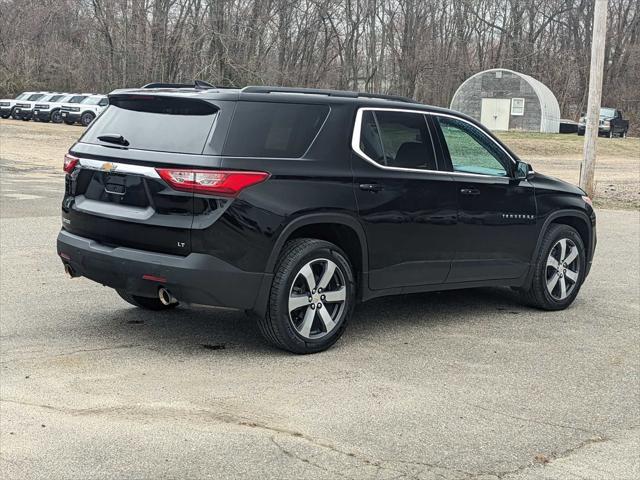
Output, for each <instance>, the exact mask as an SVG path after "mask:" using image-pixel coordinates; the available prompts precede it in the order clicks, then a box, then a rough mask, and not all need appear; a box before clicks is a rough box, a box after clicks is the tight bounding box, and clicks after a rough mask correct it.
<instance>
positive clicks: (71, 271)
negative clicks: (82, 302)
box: [64, 263, 77, 278]
mask: <svg viewBox="0 0 640 480" xmlns="http://www.w3.org/2000/svg"><path fill="white" fill-rule="evenodd" d="M64 273H66V274H67V275H68V276H69V278H74V277H77V275H76V272H75V270H74V269H73V267H72V266H71V265H69V264H68V263H65V264H64Z"/></svg>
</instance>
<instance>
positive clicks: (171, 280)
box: [57, 230, 271, 310]
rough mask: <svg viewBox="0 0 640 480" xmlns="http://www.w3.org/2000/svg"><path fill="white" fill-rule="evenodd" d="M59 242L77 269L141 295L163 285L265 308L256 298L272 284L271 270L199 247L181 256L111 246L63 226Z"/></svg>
mask: <svg viewBox="0 0 640 480" xmlns="http://www.w3.org/2000/svg"><path fill="white" fill-rule="evenodd" d="M57 248H58V255H60V258H61V260H62V262H63V263H64V264H68V265H70V266H71V267H72V268H73V270H74V272H75V274H77V275H80V276H83V277H86V278H88V279H90V280H93V281H95V282H98V283H101V284H103V285H106V286H108V287H112V288H116V289H123V290H126V291H127V292H129V293H131V294H133V295H139V296H143V297H156V296H157V295H158V288H160V287H161V286H162V287H165V288H167V289H168V290H169V291H170V292H171V293H172V294H173V296H174V297H175V298H176V299H177V300H178V301H180V302H183V303H195V304H202V305H212V306H218V307H228V308H237V309H243V310H262V307H261V306H260V305H257V303H258V304H260V303H261V300H262V299H263V298H264V290H265V289H266V288H270V285H271V275H270V274H265V273H255V272H245V271H243V270H240V269H238V268H236V267H234V266H233V265H230V264H228V263H226V262H224V261H222V260H220V259H218V258H216V257H213V256H211V255H205V254H201V253H191V254H189V255H187V256H186V257H181V256H178V255H167V254H163V253H155V252H148V251H144V250H135V249H131V248H124V247H110V246H106V245H103V244H100V243H99V242H96V241H95V240H91V239H88V238H84V237H79V236H77V235H73V234H71V233H68V232H66V231H65V230H61V231H60V233H59V234H58V241H57ZM143 275H151V276H153V277H156V279H155V280H146V279H144V278H143Z"/></svg>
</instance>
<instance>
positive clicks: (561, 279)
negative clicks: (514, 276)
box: [522, 224, 586, 310]
mask: <svg viewBox="0 0 640 480" xmlns="http://www.w3.org/2000/svg"><path fill="white" fill-rule="evenodd" d="M585 270H586V254H585V248H584V244H583V242H582V238H581V237H580V235H579V234H578V232H577V231H576V230H575V229H574V228H572V227H570V226H568V225H560V224H552V225H551V227H550V228H549V229H548V230H547V232H546V233H545V235H544V238H543V240H542V245H541V247H540V251H539V252H538V257H537V260H536V263H535V265H534V273H533V278H532V280H531V285H530V286H529V288H528V289H527V290H525V291H524V292H522V293H523V297H524V300H525V301H526V302H527V303H529V304H531V305H533V306H535V307H538V308H542V309H544V310H562V309H565V308H567V307H568V306H569V305H571V304H572V303H573V301H574V300H575V298H576V296H577V295H578V292H579V290H580V287H581V286H582V282H583V280H584V274H585Z"/></svg>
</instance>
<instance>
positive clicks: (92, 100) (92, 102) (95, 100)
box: [81, 97, 104, 105]
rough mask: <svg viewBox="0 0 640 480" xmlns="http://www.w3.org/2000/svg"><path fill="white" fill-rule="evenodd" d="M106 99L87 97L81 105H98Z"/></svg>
mask: <svg viewBox="0 0 640 480" xmlns="http://www.w3.org/2000/svg"><path fill="white" fill-rule="evenodd" d="M103 98H104V97H87V98H85V99H84V100H83V101H82V102H81V103H82V104H83V105H97V104H98V103H100V100H102V99H103Z"/></svg>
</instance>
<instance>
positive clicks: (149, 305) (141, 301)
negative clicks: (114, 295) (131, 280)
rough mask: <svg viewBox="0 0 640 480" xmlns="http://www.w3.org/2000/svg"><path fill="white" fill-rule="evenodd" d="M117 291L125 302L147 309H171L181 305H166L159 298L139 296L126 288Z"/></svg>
mask: <svg viewBox="0 0 640 480" xmlns="http://www.w3.org/2000/svg"><path fill="white" fill-rule="evenodd" d="M116 292H118V295H120V298H122V299H123V300H124V301H125V302H127V303H130V304H131V305H133V306H134V307H138V308H144V309H145V310H171V309H174V308H176V307H177V306H178V305H179V304H178V303H172V304H170V305H165V304H163V303H162V302H161V301H160V299H159V298H149V297H139V296H137V295H131V294H129V293H127V292H125V291H124V290H116Z"/></svg>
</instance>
